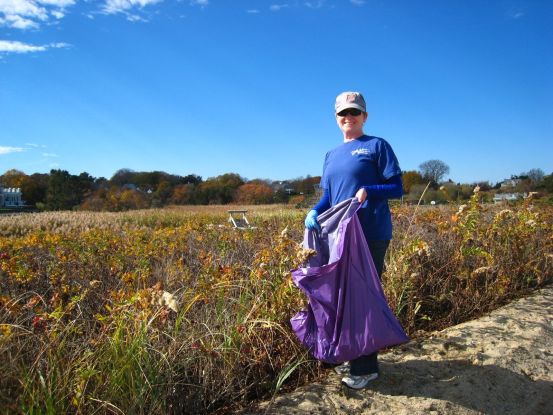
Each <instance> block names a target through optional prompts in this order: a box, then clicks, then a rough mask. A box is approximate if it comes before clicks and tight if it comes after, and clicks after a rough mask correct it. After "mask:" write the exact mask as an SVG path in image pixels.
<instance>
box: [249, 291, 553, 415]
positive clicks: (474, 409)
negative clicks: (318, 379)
mask: <svg viewBox="0 0 553 415" xmlns="http://www.w3.org/2000/svg"><path fill="white" fill-rule="evenodd" d="M380 369H381V374H382V376H381V378H380V379H379V380H377V381H375V382H374V383H373V384H371V386H370V387H369V388H368V389H364V390H361V391H352V390H349V389H346V388H343V387H342V386H341V385H340V377H339V376H338V375H335V374H334V372H333V371H331V370H329V377H328V378H327V379H326V380H325V381H324V382H322V383H318V384H311V385H308V386H306V387H303V388H300V389H298V390H296V391H294V392H292V393H289V394H286V395H282V396H279V397H277V398H276V399H275V401H274V402H273V403H272V404H270V405H269V403H267V402H265V403H263V404H261V405H260V407H259V408H258V409H257V410H255V411H250V412H248V413H250V414H253V413H255V414H260V413H269V414H482V413H483V414H548V415H551V414H553V287H548V288H545V289H542V290H540V291H538V292H536V293H535V294H533V295H532V296H530V297H528V298H524V299H521V300H517V301H515V302H514V303H512V304H510V305H507V306H505V307H502V308H500V309H498V310H496V311H494V312H492V313H490V314H489V315H487V316H484V317H482V318H480V319H478V320H474V321H470V322H467V323H463V324H460V325H458V326H454V327H451V328H448V329H446V330H443V331H440V332H435V333H432V335H431V336H429V337H428V338H425V339H421V340H417V341H412V342H410V343H408V344H406V345H403V346H400V347H398V348H396V349H394V350H393V351H391V352H389V353H386V354H383V355H381V358H380Z"/></svg>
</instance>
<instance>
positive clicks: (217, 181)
mask: <svg viewBox="0 0 553 415" xmlns="http://www.w3.org/2000/svg"><path fill="white" fill-rule="evenodd" d="M243 184H244V180H243V179H242V178H241V177H240V175H238V174H236V173H226V174H223V175H221V176H217V177H212V178H209V179H207V180H206V181H205V182H202V183H200V184H199V185H198V188H197V194H196V196H197V201H198V203H200V204H204V205H207V204H226V203H230V202H232V201H233V199H234V194H235V193H236V190H237V189H238V188H239V187H240V186H242V185H243Z"/></svg>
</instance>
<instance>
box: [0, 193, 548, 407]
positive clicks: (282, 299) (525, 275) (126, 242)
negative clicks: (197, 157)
mask: <svg viewBox="0 0 553 415" xmlns="http://www.w3.org/2000/svg"><path fill="white" fill-rule="evenodd" d="M231 208H232V209H239V208H246V209H249V213H248V219H249V220H250V223H252V225H253V226H255V227H256V228H255V229H251V230H235V229H232V228H231V227H230V225H229V224H228V222H227V217H228V214H227V213H226V211H227V209H231ZM304 215H305V210H300V209H295V208H291V207H288V206H255V207H251V206H250V207H237V206H233V207H229V206H201V207H198V206H196V207H175V208H167V209H163V210H146V211H135V212H127V213H90V212H54V213H38V214H26V215H13V216H12V215H3V216H0V373H2V376H1V377H0V408H1V411H2V413H30V414H38V413H40V414H43V413H51V414H61V413H83V414H84V413H86V414H89V413H138V414H165V413H191V414H193V413H209V412H213V413H214V412H219V413H224V412H227V411H229V410H230V409H232V408H237V407H240V406H241V405H247V403H248V402H251V400H254V399H259V398H267V397H270V396H271V395H272V394H274V393H275V392H276V391H277V390H279V389H281V388H293V387H295V386H297V385H299V384H302V383H305V382H307V381H309V380H312V379H314V378H316V377H317V376H320V375H321V374H322V373H324V370H325V368H323V367H322V366H321V365H320V364H319V363H317V362H316V361H313V360H312V359H310V358H309V356H308V355H307V353H306V352H305V350H303V348H302V347H301V346H300V345H299V344H298V342H297V341H296V339H295V337H294V335H293V333H292V332H291V330H290V328H289V324H288V320H289V318H290V317H291V316H292V315H293V314H295V313H296V312H297V311H298V310H299V309H300V308H302V307H303V306H304V304H305V298H304V297H303V296H302V294H301V293H300V292H299V290H298V289H296V288H295V287H294V286H293V284H292V282H291V278H290V270H291V269H293V268H295V267H298V266H300V265H301V264H302V263H303V261H304V260H305V255H304V252H303V251H302V250H301V248H300V247H299V245H298V243H299V242H300V241H301V240H302V234H303V218H304ZM393 216H394V226H395V228H394V232H395V233H394V235H395V236H394V240H393V242H392V244H391V246H390V249H389V255H388V258H387V261H386V264H387V271H386V273H385V275H384V288H385V292H386V294H387V297H388V301H389V304H390V306H391V307H392V309H393V310H394V312H395V313H396V315H397V316H398V317H399V319H400V321H401V323H402V324H403V326H404V327H405V329H406V330H407V331H408V333H409V334H410V335H418V334H420V333H421V332H424V331H429V330H434V329H440V328H443V327H446V326H449V325H452V324H455V323H458V322H461V321H464V320H467V319H470V318H473V317H475V316H477V315H479V314H482V313H484V312H486V311H488V310H490V309H493V308H495V307H497V306H498V305H500V304H503V303H505V302H506V301H508V300H510V299H512V298H515V297H517V296H520V295H522V294H524V293H526V292H528V290H531V289H533V288H535V287H539V286H542V285H543V284H545V283H547V282H549V281H551V280H552V279H553V273H552V271H553V225H552V223H553V209H552V208H551V207H539V206H534V205H532V203H531V201H526V202H525V203H524V204H519V205H517V206H512V207H505V206H500V207H498V206H492V205H481V204H480V203H479V202H478V194H477V193H475V196H474V197H473V198H472V199H471V201H470V202H469V203H468V204H467V205H466V206H440V207H425V208H422V207H420V208H417V207H414V206H399V205H396V206H394V208H393Z"/></svg>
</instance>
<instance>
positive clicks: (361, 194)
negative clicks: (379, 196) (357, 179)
mask: <svg viewBox="0 0 553 415" xmlns="http://www.w3.org/2000/svg"><path fill="white" fill-rule="evenodd" d="M355 197H356V198H357V200H359V203H363V202H364V201H365V200H367V191H366V190H365V189H364V188H363V187H362V188H361V189H359V190H358V191H357V193H355Z"/></svg>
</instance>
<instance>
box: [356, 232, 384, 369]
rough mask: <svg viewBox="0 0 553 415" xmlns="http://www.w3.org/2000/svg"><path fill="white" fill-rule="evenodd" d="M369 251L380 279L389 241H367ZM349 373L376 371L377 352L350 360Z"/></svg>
mask: <svg viewBox="0 0 553 415" xmlns="http://www.w3.org/2000/svg"><path fill="white" fill-rule="evenodd" d="M367 242H368V245H369V251H371V256H372V257H373V262H374V266H375V268H376V272H378V276H379V277H380V278H381V279H382V271H383V270H384V257H385V256H386V250H387V249H388V245H390V241H367ZM350 364H351V367H350V373H351V374H352V375H354V376H362V375H368V374H370V373H377V372H378V352H374V353H372V354H369V355H366V356H360V357H358V358H357V359H354V360H352V361H351V362H350Z"/></svg>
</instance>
